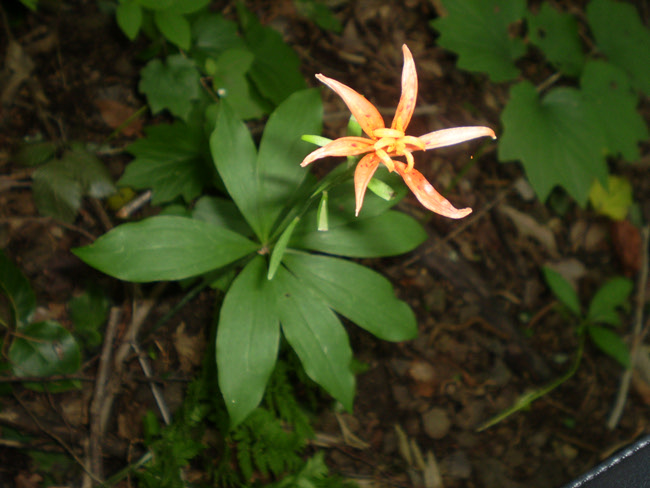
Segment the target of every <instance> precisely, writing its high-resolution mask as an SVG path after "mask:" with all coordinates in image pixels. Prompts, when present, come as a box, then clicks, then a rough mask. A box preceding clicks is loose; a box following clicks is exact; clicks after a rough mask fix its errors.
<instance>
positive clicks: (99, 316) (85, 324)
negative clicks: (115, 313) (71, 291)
mask: <svg viewBox="0 0 650 488" xmlns="http://www.w3.org/2000/svg"><path fill="white" fill-rule="evenodd" d="M68 310H69V312H70V320H71V321H72V323H73V325H74V332H75V334H76V335H77V337H80V338H82V339H83V341H84V342H85V343H86V345H88V346H89V347H91V348H92V347H97V346H99V345H100V344H101V343H102V334H101V332H100V330H101V327H102V325H103V324H104V322H105V321H106V316H107V315H108V298H107V297H106V295H105V294H104V293H103V292H102V290H101V289H99V288H98V287H96V286H88V287H87V289H86V290H85V291H84V292H83V293H82V294H81V295H78V296H76V297H73V298H72V299H71V300H70V302H69V303H68Z"/></svg>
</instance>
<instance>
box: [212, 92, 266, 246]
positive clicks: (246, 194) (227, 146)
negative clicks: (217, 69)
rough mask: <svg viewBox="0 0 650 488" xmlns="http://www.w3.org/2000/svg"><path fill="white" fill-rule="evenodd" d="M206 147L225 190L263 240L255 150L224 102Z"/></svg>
mask: <svg viewBox="0 0 650 488" xmlns="http://www.w3.org/2000/svg"><path fill="white" fill-rule="evenodd" d="M210 150H211V152H212V159H213V161H214V164H215V166H216V168H217V171H218V172H219V175H220V176H221V179H222V180H223V183H224V184H225V185H226V188H227V189H228V194H229V195H230V197H231V198H232V199H233V200H234V201H235V203H236V204H237V207H238V208H239V210H240V212H241V213H242V215H243V216H244V218H245V219H246V221H247V222H248V224H249V225H250V226H251V228H252V229H253V231H255V234H256V235H257V236H258V237H259V238H260V240H261V241H262V242H264V241H265V239H264V238H263V237H264V236H263V233H262V229H263V226H264V223H263V221H264V214H263V212H262V209H261V208H260V207H259V198H258V195H259V188H260V186H261V182H260V180H259V175H258V173H257V166H256V160H257V150H256V148H255V143H254V142H253V139H252V138H251V134H250V132H249V131H248V128H247V127H246V125H244V123H243V122H242V121H241V120H239V119H238V118H237V116H236V115H235V112H234V111H233V109H232V108H231V107H230V105H229V104H228V103H225V102H222V103H221V105H220V108H219V114H218V116H217V124H216V126H215V129H214V131H213V132H212V135H211V136H210Z"/></svg>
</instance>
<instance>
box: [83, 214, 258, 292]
mask: <svg viewBox="0 0 650 488" xmlns="http://www.w3.org/2000/svg"><path fill="white" fill-rule="evenodd" d="M257 247H258V245H257V244H255V243H254V242H251V241H249V240H248V239H246V238H245V237H243V236H241V235H240V234H237V233H235V232H232V231H231V230H228V229H225V228H222V227H216V226H214V225H211V224H208V223H205V222H201V221H198V220H192V219H188V218H184V217H152V218H149V219H145V220H142V221H140V222H134V223H128V224H123V225H120V226H118V227H116V228H114V229H113V230H111V231H110V232H108V233H107V234H104V235H103V236H102V237H100V238H99V239H97V240H96V241H95V242H94V243H93V244H91V245H89V246H85V247H80V248H77V249H74V250H73V253H74V254H76V255H77V256H78V257H79V258H81V259H82V260H83V261H85V262H86V263H88V264H89V265H91V266H93V267H94V268H97V269H99V270H100V271H103V272H104V273H106V274H108V275H110V276H113V277H115V278H119V279H121V280H126V281H136V282H147V281H163V280H180V279H183V278H188V277H190V276H196V275H199V274H202V273H206V272H208V271H211V270H213V269H216V268H220V267H222V266H226V265H227V264H230V263H232V262H234V261H236V260H238V259H240V258H242V257H244V256H246V255H247V254H250V253H253V252H255V251H256V249H257Z"/></svg>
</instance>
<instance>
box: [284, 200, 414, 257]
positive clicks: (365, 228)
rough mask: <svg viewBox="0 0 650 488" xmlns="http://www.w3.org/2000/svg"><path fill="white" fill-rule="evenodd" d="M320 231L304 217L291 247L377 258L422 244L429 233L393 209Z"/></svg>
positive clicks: (396, 253)
mask: <svg viewBox="0 0 650 488" xmlns="http://www.w3.org/2000/svg"><path fill="white" fill-rule="evenodd" d="M333 213H334V212H331V214H330V230H328V231H327V232H319V231H317V230H316V226H315V222H314V221H308V220H307V219H303V220H302V221H301V224H300V225H299V226H298V228H297V229H296V231H295V232H294V234H293V238H292V240H291V243H290V246H291V247H295V248H299V249H311V250H313V251H318V252H324V253H327V254H338V255H340V256H349V257H359V258H376V257H383V256H397V255H398V254H404V253H406V252H409V251H412V250H413V249H415V248H416V247H417V246H419V245H420V244H422V243H423V242H424V241H425V240H426V238H427V235H426V232H424V230H423V229H422V226H421V225H420V224H419V223H418V222H417V221H416V220H415V219H413V218H412V217H410V216H408V215H406V214H403V213H401V212H394V211H389V212H386V213H384V214H381V215H378V216H376V217H370V218H359V219H357V220H355V221H351V222H349V223H347V224H344V225H339V226H336V227H334V226H333V222H332V214H333Z"/></svg>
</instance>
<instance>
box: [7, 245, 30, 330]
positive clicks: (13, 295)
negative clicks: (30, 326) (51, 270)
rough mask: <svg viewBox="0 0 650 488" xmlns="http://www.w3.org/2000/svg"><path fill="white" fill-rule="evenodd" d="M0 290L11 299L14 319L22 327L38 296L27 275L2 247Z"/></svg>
mask: <svg viewBox="0 0 650 488" xmlns="http://www.w3.org/2000/svg"><path fill="white" fill-rule="evenodd" d="M0 290H2V292H3V293H4V295H5V296H6V297H7V299H8V300H9V304H10V305H11V313H12V319H13V320H14V321H15V323H16V325H17V326H18V327H21V326H24V325H25V324H27V322H29V319H30V318H31V316H32V314H33V313H34V310H35V309H36V296H35V295H34V290H32V287H31V285H30V284H29V281H28V280H27V278H26V277H25V275H24V274H23V273H22V272H21V271H20V269H18V267H17V266H16V265H15V264H14V263H13V262H12V261H11V260H10V259H9V258H8V257H7V256H6V255H5V253H4V252H3V251H2V249H0ZM7 325H8V324H7Z"/></svg>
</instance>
